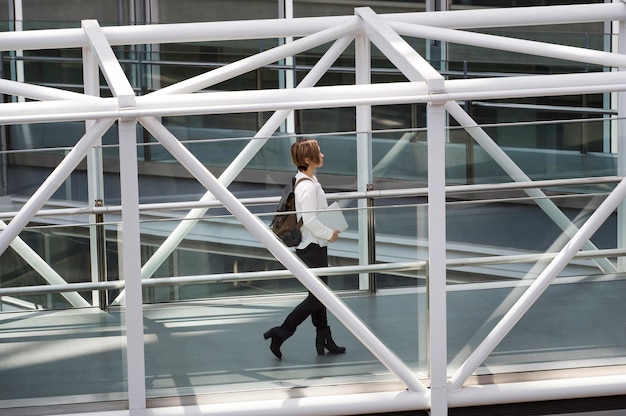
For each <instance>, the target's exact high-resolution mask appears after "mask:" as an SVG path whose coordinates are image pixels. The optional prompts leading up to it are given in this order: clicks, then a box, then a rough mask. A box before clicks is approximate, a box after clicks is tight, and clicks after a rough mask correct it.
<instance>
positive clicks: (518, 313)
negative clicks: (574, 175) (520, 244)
mask: <svg viewBox="0 0 626 416" xmlns="http://www.w3.org/2000/svg"><path fill="white" fill-rule="evenodd" d="M624 198H626V179H623V180H622V181H621V182H620V183H619V184H618V185H617V186H616V187H615V189H614V190H613V191H612V192H611V193H610V194H609V195H608V196H607V198H606V199H605V200H604V201H603V202H602V204H600V206H599V207H598V209H596V211H594V213H593V214H591V216H590V217H589V219H588V220H587V221H586V222H585V224H584V225H583V226H582V227H580V229H579V230H578V231H577V232H576V234H575V235H574V236H573V237H572V239H571V240H570V242H569V243H568V244H567V245H566V246H565V247H563V249H562V250H561V251H560V252H559V254H558V255H557V256H556V257H555V258H554V259H553V260H552V261H551V262H550V264H548V266H547V267H546V268H545V269H544V271H543V272H542V273H541V274H540V275H539V276H538V277H537V279H536V280H535V281H534V282H533V284H532V285H530V286H529V288H528V289H527V290H526V292H524V294H523V295H522V296H521V297H520V299H519V300H518V301H517V302H516V303H515V304H514V305H513V306H512V307H511V309H509V311H508V312H507V313H506V314H505V315H504V317H502V319H501V320H500V322H498V324H497V325H496V326H495V327H494V328H493V330H492V331H491V332H490V333H489V334H488V335H487V336H486V337H485V340H484V341H483V342H482V343H481V344H480V345H479V346H478V347H477V348H476V349H475V350H474V352H473V353H472V354H471V355H470V356H469V357H468V358H467V360H466V361H465V362H464V363H463V364H462V365H461V367H460V368H459V369H458V370H457V371H456V373H455V374H454V375H453V376H452V378H451V379H450V387H451V388H452V389H460V388H461V387H463V384H464V383H465V381H466V380H467V378H468V377H469V376H470V375H471V374H472V373H473V372H474V371H475V370H476V369H477V368H478V366H479V365H480V364H481V363H483V362H484V361H485V359H486V358H487V357H488V356H489V354H491V352H492V351H493V350H494V349H495V348H496V347H497V346H498V344H499V343H500V342H501V341H502V340H503V339H504V337H505V336H506V334H508V333H509V332H510V330H511V329H512V328H513V327H514V326H515V324H516V323H517V322H518V321H519V320H520V319H521V318H522V317H523V316H524V314H525V313H526V312H527V311H528V310H529V309H530V307H531V306H532V305H533V304H534V303H535V302H536V301H537V299H539V297H540V296H541V294H542V293H543V292H544V291H545V290H546V289H547V288H548V286H550V283H552V281H554V279H555V278H556V277H557V276H558V275H559V273H560V272H561V271H562V270H563V269H564V268H565V266H567V264H568V263H569V262H570V261H571V260H572V259H573V258H574V256H575V255H576V253H578V251H579V250H580V249H581V248H582V246H583V245H584V244H585V243H586V242H587V241H589V239H590V238H591V236H592V235H593V234H594V233H595V232H596V231H597V230H598V229H599V228H600V226H601V225H602V224H604V222H605V221H606V219H607V218H608V217H609V216H610V215H611V214H612V213H613V212H614V211H615V209H616V208H617V206H618V205H619V204H620V203H621V202H622V201H623V200H624Z"/></svg>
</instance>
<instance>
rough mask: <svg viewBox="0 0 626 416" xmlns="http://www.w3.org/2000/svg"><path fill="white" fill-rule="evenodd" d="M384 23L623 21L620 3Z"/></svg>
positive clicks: (398, 17)
mask: <svg viewBox="0 0 626 416" xmlns="http://www.w3.org/2000/svg"><path fill="white" fill-rule="evenodd" d="M382 17H383V18H384V19H388V20H393V21H398V22H407V23H417V24H422V25H428V26H437V27H445V28H453V29H472V28H494V27H515V26H544V25H559V24H572V23H587V22H610V21H614V20H623V19H626V5H624V4H620V3H594V4H571V5H563V6H539V7H505V8H493V9H492V8H490V9H471V10H452V11H445V12H430V13H394V14H385V15H382Z"/></svg>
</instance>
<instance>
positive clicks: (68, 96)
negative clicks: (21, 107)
mask: <svg viewBox="0 0 626 416" xmlns="http://www.w3.org/2000/svg"><path fill="white" fill-rule="evenodd" d="M0 94H7V95H14V96H16V97H24V98H30V99H32V100H95V99H96V98H94V97H90V96H87V95H84V94H80V93H77V92H72V91H67V90H61V89H58V88H50V87H42V86H40V85H33V84H27V83H24V82H17V81H11V80H8V79H2V78H0Z"/></svg>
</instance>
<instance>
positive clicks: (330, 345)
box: [315, 326, 346, 355]
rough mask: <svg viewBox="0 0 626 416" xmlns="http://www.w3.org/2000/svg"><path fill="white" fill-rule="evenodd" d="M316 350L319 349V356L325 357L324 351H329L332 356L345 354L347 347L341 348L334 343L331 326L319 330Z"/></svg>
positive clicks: (316, 338)
mask: <svg viewBox="0 0 626 416" xmlns="http://www.w3.org/2000/svg"><path fill="white" fill-rule="evenodd" d="M315 348H316V349H317V355H324V349H327V350H328V352H329V353H330V354H343V353H344V352H346V349H345V347H340V346H338V345H337V344H335V341H333V337H332V335H331V333H330V327H329V326H326V327H323V328H317V336H316V337H315Z"/></svg>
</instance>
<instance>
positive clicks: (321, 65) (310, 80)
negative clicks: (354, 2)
mask: <svg viewBox="0 0 626 416" xmlns="http://www.w3.org/2000/svg"><path fill="white" fill-rule="evenodd" d="M351 41H352V37H351V36H344V37H343V38H341V39H339V40H337V41H336V42H335V43H334V44H333V45H332V46H331V47H330V48H329V49H328V51H327V52H326V53H325V54H324V55H323V56H322V58H321V59H320V60H319V61H318V62H317V64H315V66H314V67H313V68H312V69H311V71H309V73H308V74H307V75H306V76H305V77H304V78H303V79H302V81H301V82H300V84H299V85H298V86H297V87H296V88H305V87H310V86H313V85H315V84H316V83H317V82H318V81H319V80H320V79H321V78H322V76H323V75H324V74H325V73H326V71H327V70H328V68H330V66H331V65H332V64H333V62H335V60H336V59H337V58H338V57H339V56H340V55H341V53H342V52H343V51H344V50H345V49H346V48H347V47H348V45H349V44H350V42H351ZM290 113H291V110H281V111H277V112H276V113H274V114H273V115H272V116H271V117H270V118H269V119H268V120H267V122H266V123H265V124H264V125H263V127H261V129H259V131H258V132H257V133H256V134H255V136H254V137H255V140H251V141H250V143H248V144H247V145H246V147H245V148H244V149H243V150H242V151H241V152H240V153H239V155H237V157H236V158H235V159H234V160H233V161H232V162H231V163H230V164H229V165H228V167H227V168H226V170H224V172H223V173H222V175H220V178H219V181H220V183H222V184H223V185H224V186H229V185H230V184H231V183H232V181H234V180H235V178H236V177H237V176H238V175H239V174H240V173H241V171H242V170H243V169H244V168H245V166H247V164H248V163H249V162H250V161H251V160H252V158H253V157H254V156H255V155H256V154H257V153H258V151H259V150H261V148H262V147H263V146H264V145H265V143H267V141H268V140H269V139H268V137H270V136H271V135H272V134H273V133H274V132H275V131H276V130H278V128H279V127H280V124H281V123H282V122H283V120H284V119H285V118H286V117H287V116H288V115H289V114H290ZM214 199H215V197H214V196H213V194H211V192H207V193H205V194H204V195H203V196H202V198H201V199H200V201H201V202H204V201H211V200H214ZM207 210H208V208H195V209H192V210H191V211H189V213H187V215H185V218H184V219H183V221H181V222H180V224H179V225H177V226H176V228H175V229H174V230H173V231H172V233H171V234H170V235H169V236H168V237H167V238H166V239H165V241H164V242H163V243H162V244H161V245H160V246H159V248H158V249H157V250H156V251H155V252H154V254H153V255H152V256H151V257H150V259H148V261H147V262H146V263H145V264H144V265H143V267H142V269H141V276H142V278H143V279H148V278H150V277H152V275H153V274H154V272H156V270H157V269H158V268H159V267H160V266H161V264H163V262H164V261H165V259H167V257H168V256H169V255H170V254H171V253H172V252H173V251H174V250H175V249H176V247H178V245H179V244H180V242H181V241H182V240H183V239H184V238H185V236H186V235H187V234H188V233H189V232H190V231H191V230H192V229H193V227H194V226H195V225H196V224H197V223H198V218H201V217H202V216H203V215H204V214H205V213H206V212H207ZM123 297H124V293H123V292H122V293H120V294H119V295H118V296H117V298H116V299H115V302H116V303H117V302H121V301H122V299H123Z"/></svg>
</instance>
